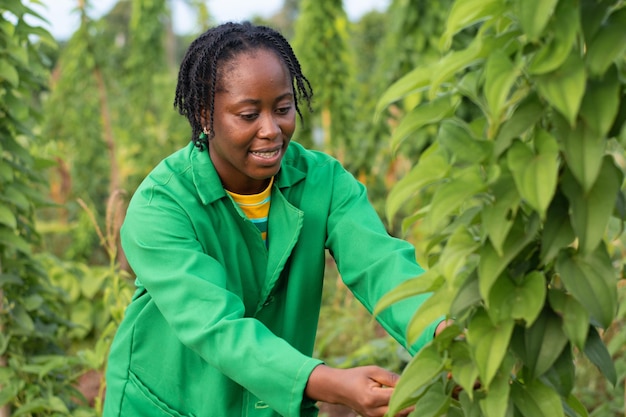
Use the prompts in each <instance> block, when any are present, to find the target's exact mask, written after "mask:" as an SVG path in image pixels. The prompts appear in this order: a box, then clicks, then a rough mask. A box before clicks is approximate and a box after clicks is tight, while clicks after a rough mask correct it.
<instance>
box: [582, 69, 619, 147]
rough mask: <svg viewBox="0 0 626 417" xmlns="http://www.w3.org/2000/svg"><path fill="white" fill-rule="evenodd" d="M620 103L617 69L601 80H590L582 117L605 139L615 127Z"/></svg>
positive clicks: (606, 73) (606, 74)
mask: <svg viewBox="0 0 626 417" xmlns="http://www.w3.org/2000/svg"><path fill="white" fill-rule="evenodd" d="M619 103H620V81H619V77H618V74H617V68H616V67H615V66H612V67H611V70H610V71H608V72H605V74H604V77H603V78H602V79H600V80H590V81H589V83H588V85H587V91H586V93H585V96H584V98H583V103H582V106H581V108H580V116H581V117H582V119H583V120H584V121H585V123H586V125H587V126H589V127H590V128H591V130H592V131H593V132H594V133H595V134H596V135H597V137H600V138H604V137H606V135H607V133H609V130H610V129H611V126H613V121H614V120H615V117H616V116H617V112H618V110H619Z"/></svg>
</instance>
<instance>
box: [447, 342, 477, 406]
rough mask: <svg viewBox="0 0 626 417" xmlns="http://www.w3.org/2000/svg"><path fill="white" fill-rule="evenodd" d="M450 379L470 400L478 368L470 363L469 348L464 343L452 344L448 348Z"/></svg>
mask: <svg viewBox="0 0 626 417" xmlns="http://www.w3.org/2000/svg"><path fill="white" fill-rule="evenodd" d="M450 358H451V360H452V367H451V372H452V378H453V379H454V381H455V382H456V383H457V384H458V385H459V386H460V387H461V388H463V390H465V392H466V393H467V394H468V395H469V396H470V398H472V397H473V396H474V384H475V383H476V381H477V380H478V368H477V367H476V365H475V364H474V362H473V361H472V357H471V352H470V350H469V346H468V345H467V343H465V342H464V341H461V342H453V343H452V345H451V346H450Z"/></svg>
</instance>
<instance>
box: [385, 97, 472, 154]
mask: <svg viewBox="0 0 626 417" xmlns="http://www.w3.org/2000/svg"><path fill="white" fill-rule="evenodd" d="M459 102H460V100H459V98H458V97H456V96H450V95H445V96H440V97H438V98H436V99H435V100H434V101H431V102H428V103H424V104H421V105H419V106H417V107H416V108H414V109H413V110H411V112H409V113H408V114H407V115H405V116H404V117H403V118H402V121H401V122H400V124H399V125H398V127H397V128H396V129H395V130H394V132H393V134H392V136H391V139H390V142H391V148H392V149H393V150H394V151H396V150H397V149H398V147H399V146H400V144H401V143H402V142H403V141H404V140H406V139H407V138H408V137H409V136H411V135H412V134H414V133H415V132H417V131H418V130H419V129H420V128H422V127H424V126H426V125H429V124H433V123H437V122H439V121H440V120H441V119H443V118H444V117H447V116H449V115H451V114H453V113H454V110H455V109H456V107H457V106H458V104H459Z"/></svg>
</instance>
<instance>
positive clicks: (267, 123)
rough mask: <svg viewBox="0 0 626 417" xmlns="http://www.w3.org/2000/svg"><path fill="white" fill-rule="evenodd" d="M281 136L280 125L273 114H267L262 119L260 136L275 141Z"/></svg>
mask: <svg viewBox="0 0 626 417" xmlns="http://www.w3.org/2000/svg"><path fill="white" fill-rule="evenodd" d="M279 134H280V125H279V124H278V120H277V119H276V118H275V117H274V115H273V114H266V115H264V116H262V117H261V125H260V126H259V132H258V136H259V137H261V138H267V139H274V138H275V137H276V136H278V135H279Z"/></svg>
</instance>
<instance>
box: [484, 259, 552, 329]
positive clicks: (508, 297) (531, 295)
mask: <svg viewBox="0 0 626 417" xmlns="http://www.w3.org/2000/svg"><path fill="white" fill-rule="evenodd" d="M546 292H547V289H546V278H545V276H544V275H543V274H542V273H541V272H539V271H533V272H531V273H529V274H528V275H526V276H525V277H524V278H523V279H521V280H519V281H513V280H512V279H510V278H508V277H506V276H502V277H500V279H498V280H497V281H496V283H495V284H494V285H493V287H492V288H491V291H490V293H489V310H488V312H489V316H490V317H491V319H492V320H493V321H494V322H495V323H499V322H501V321H504V320H510V319H513V320H523V321H524V323H525V325H526V327H529V326H531V325H532V324H533V323H534V322H535V319H536V318H537V317H538V316H539V313H541V309H542V308H543V304H544V302H545V297H546Z"/></svg>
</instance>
